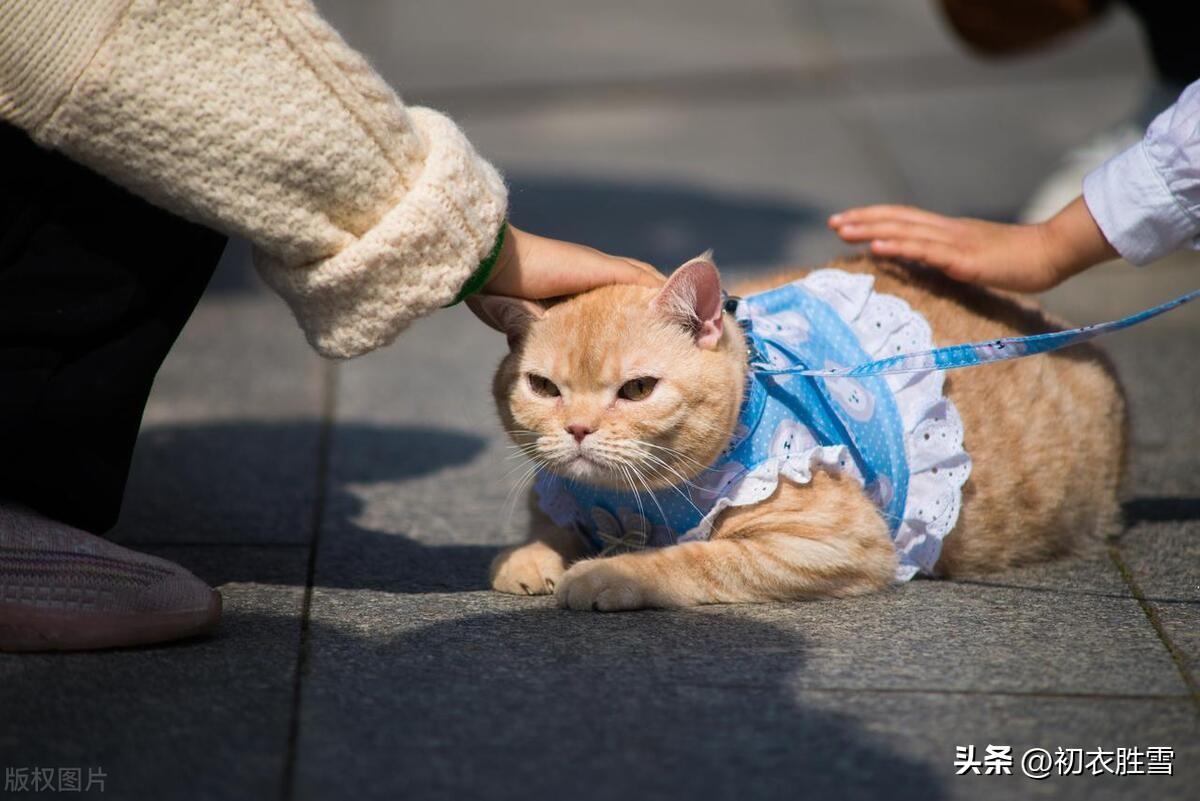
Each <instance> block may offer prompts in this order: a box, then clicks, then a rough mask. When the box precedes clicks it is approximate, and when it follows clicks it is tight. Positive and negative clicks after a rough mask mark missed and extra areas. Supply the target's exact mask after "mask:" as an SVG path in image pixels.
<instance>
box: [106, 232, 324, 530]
mask: <svg viewBox="0 0 1200 801" xmlns="http://www.w3.org/2000/svg"><path fill="white" fill-rule="evenodd" d="M328 369H329V364H328V363H327V362H324V361H323V360H322V359H321V358H320V357H319V356H317V355H316V354H315V353H314V352H313V350H312V349H311V348H310V347H309V346H308V344H307V343H306V342H305V341H304V337H303V335H302V334H301V332H300V329H299V327H298V326H297V325H296V323H295V321H294V320H293V319H292V316H291V313H290V312H289V311H288V310H287V308H286V307H285V306H284V304H283V302H282V301H280V300H279V299H278V298H277V297H275V296H274V295H272V294H270V293H269V292H268V291H267V290H266V288H265V287H264V286H263V285H262V283H261V282H260V281H259V279H258V277H257V276H256V275H255V274H254V273H253V268H252V267H251V265H250V262H249V251H248V248H247V247H246V245H245V243H244V242H241V241H235V242H233V243H232V244H231V246H230V247H229V248H227V250H226V254H225V257H224V258H223V260H222V262H221V264H220V266H219V267H218V270H217V274H216V276H215V277H214V279H213V283H212V285H211V286H210V288H209V291H208V292H207V293H206V294H205V297H204V298H203V299H202V300H201V302H200V305H199V307H198V308H197V309H196V313H195V314H194V315H193V316H192V319H191V320H190V321H189V322H188V324H187V326H186V327H185V328H184V330H183V333H182V334H181V335H180V338H179V341H178V342H177V343H176V346H175V348H174V349H173V350H172V351H171V353H170V355H169V356H168V357H167V360H166V362H165V363H164V364H163V367H162V369H161V370H160V372H159V374H158V377H157V379H156V380H155V383H154V389H153V391H152V393H151V395H150V401H149V404H148V406H147V408H146V413H145V416H144V422H143V427H142V432H141V435H140V436H139V438H138V445H137V449H136V450H135V452H134V458H133V466H132V469H131V473H130V477H129V483H128V486H127V488H126V494H125V497H126V501H125V505H124V507H123V509H122V514H121V520H120V522H119V524H118V526H117V528H116V530H115V531H113V532H112V534H111V536H112V538H113V539H114V540H116V541H118V542H122V543H130V544H132V543H147V542H159V543H162V542H177V543H191V542H204V543H210V544H212V543H245V542H258V543H303V542H307V541H308V538H309V537H310V536H311V534H312V515H313V512H312V503H313V498H314V494H315V493H314V490H315V489H316V470H317V468H316V462H317V442H318V437H319V433H320V427H321V422H320V420H321V393H322V380H323V371H325V370H328Z"/></svg>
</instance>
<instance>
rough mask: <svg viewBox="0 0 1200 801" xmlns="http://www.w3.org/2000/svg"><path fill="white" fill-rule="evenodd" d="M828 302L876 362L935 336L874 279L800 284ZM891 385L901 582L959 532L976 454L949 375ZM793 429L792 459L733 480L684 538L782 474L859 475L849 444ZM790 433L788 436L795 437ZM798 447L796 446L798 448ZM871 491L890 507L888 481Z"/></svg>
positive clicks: (813, 279) (912, 377) (924, 346)
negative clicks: (900, 508)
mask: <svg viewBox="0 0 1200 801" xmlns="http://www.w3.org/2000/svg"><path fill="white" fill-rule="evenodd" d="M802 283H803V284H804V287H805V289H807V290H809V291H810V292H812V293H813V294H815V295H816V296H817V297H819V298H820V299H821V300H823V301H824V302H825V303H827V304H829V305H830V306H831V307H832V308H833V309H834V310H835V311H836V312H837V313H838V316H840V317H841V318H842V319H843V320H845V321H846V323H847V324H848V325H849V326H850V328H851V329H852V330H853V331H854V333H855V335H856V336H857V337H858V340H859V342H860V343H861V345H862V348H863V350H865V351H866V352H867V354H868V355H869V356H870V357H871V358H873V359H879V358H883V357H884V356H891V355H895V354H897V353H908V352H911V351H918V350H928V349H930V348H932V347H933V335H932V332H931V331H930V329H929V324H928V323H927V322H926V321H925V318H924V317H923V316H922V315H921V314H920V313H919V312H917V311H915V310H913V308H912V307H911V306H909V305H908V303H906V302H905V301H903V300H901V299H900V298H897V297H895V296H893V295H884V294H880V293H877V292H875V291H874V289H873V287H874V285H875V279H874V277H872V276H870V275H863V274H858V273H848V272H845V271H843V270H837V269H825V270H817V271H815V272H813V273H811V274H809V275H808V276H807V277H806V278H805V279H804V280H803V282H802ZM884 380H885V381H886V382H887V383H888V386H889V387H890V388H891V390H892V392H893V394H894V396H895V399H896V406H897V407H898V409H899V412H900V418H901V421H902V425H903V426H904V451H905V456H906V457H907V460H908V470H909V482H908V497H907V499H906V501H905V505H904V513H903V519H902V520H901V523H900V526H899V528H898V529H897V530H896V533H895V536H894V537H893V540H894V542H895V545H896V551H897V552H898V554H899V556H900V566H899V568H898V569H897V571H896V578H897V580H899V581H907V580H908V579H910V578H912V577H913V576H914V575H915V574H916V573H918V572H925V573H932V572H933V567H934V564H935V563H936V562H937V559H938V555H939V554H940V553H941V550H942V540H943V539H944V538H945V537H946V535H947V534H949V533H950V532H951V531H952V530H953V529H954V524H955V522H956V521H957V520H958V513H959V509H960V507H961V504H962V486H963V482H965V481H966V480H967V477H968V476H969V475H970V474H971V457H970V456H969V455H968V454H967V452H966V451H965V450H964V449H963V427H962V419H961V418H960V417H959V416H958V410H957V409H955V408H954V403H953V401H951V400H950V399H949V398H947V397H945V396H944V395H943V394H942V383H943V380H944V374H943V373H942V372H941V371H939V370H931V371H928V372H924V373H910V374H904V375H888V376H884ZM797 428H798V429H800V431H799V432H793V434H798V435H800V436H805V437H807V438H808V441H807V442H795V441H792V442H790V443H789V447H788V449H787V452H788V454H789V455H788V456H786V457H780V456H776V457H773V458H771V459H768V460H767V461H766V462H764V463H762V464H760V465H759V466H757V467H756V468H754V469H753V470H751V471H750V472H748V473H746V474H745V475H743V476H742V477H740V478H739V479H737V481H736V482H735V483H734V485H733V486H732V487H730V488H729V489H728V490H727V491H725V492H723V493H722V497H721V499H720V500H719V501H717V503H716V505H715V506H714V507H713V509H712V510H711V511H710V512H709V513H708V514H707V515H705V516H704V519H703V520H701V521H700V523H699V524H697V526H696V527H695V528H693V529H692V530H691V531H689V532H687V534H685V535H684V536H683V537H681V538H680V540H681V541H682V540H694V539H704V538H706V537H708V535H709V533H710V532H711V530H712V526H713V522H714V521H715V520H716V518H717V516H718V515H720V513H721V512H722V511H723V510H725V509H727V508H729V507H730V506H746V505H749V504H753V503H759V502H760V501H763V500H765V499H766V498H768V497H770V496H771V495H772V494H773V493H774V492H775V489H776V487H778V485H779V476H780V475H782V476H784V477H785V478H787V479H789V480H791V481H793V482H795V483H797V484H807V483H808V482H810V481H812V474H813V471H814V470H815V469H824V470H830V471H833V472H841V473H846V474H848V475H853V476H854V477H855V478H857V479H858V480H859V481H862V476H861V474H860V472H859V470H858V466H857V465H856V464H855V463H854V461H853V460H852V459H851V458H850V456H849V454H848V452H847V450H846V448H845V447H844V446H840V445H838V446H821V445H818V444H817V443H816V442H815V441H813V440H812V438H811V435H810V434H808V432H807V429H804V427H803V426H797ZM793 434H789V435H793ZM798 445H799V446H800V447H797V446H798ZM877 484H881V485H872V486H869V487H867V488H866V489H867V492H868V493H869V494H870V495H871V497H872V499H873V500H875V501H876V502H877V503H880V504H881V505H882V504H886V503H887V501H888V500H889V499H890V497H891V493H892V488H891V487H890V486H887V481H886V479H881V481H880V482H877Z"/></svg>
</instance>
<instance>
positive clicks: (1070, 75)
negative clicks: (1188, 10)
mask: <svg viewBox="0 0 1200 801" xmlns="http://www.w3.org/2000/svg"><path fill="white" fill-rule="evenodd" d="M958 63H959V61H958V59H953V58H948V57H946V56H928V57H922V58H912V57H901V58H881V59H875V60H871V61H868V62H866V63H857V64H856V63H853V62H850V63H847V62H845V61H843V60H841V59H833V60H831V62H825V63H816V64H811V65H795V66H765V67H746V68H735V69H726V70H720V71H707V72H706V71H703V70H695V71H689V72H679V73H674V74H659V75H630V76H628V77H622V78H616V79H602V78H591V79H589V78H580V79H576V80H572V81H564V82H553V81H541V82H538V81H514V82H512V83H507V84H504V83H498V84H492V85H487V84H477V85H471V86H443V87H435V86H431V87H428V88H421V87H419V86H418V87H414V88H411V89H409V90H408V91H407V92H406V93H405V96H406V97H411V98H412V99H413V101H414V102H420V103H424V104H426V105H431V106H437V107H439V108H443V107H444V108H454V109H455V110H456V112H457V113H458V114H460V115H462V114H467V113H476V114H478V113H489V112H500V113H504V112H511V111H513V110H514V109H524V110H528V109H529V108H534V107H544V106H550V105H557V104H563V103H569V104H576V105H588V106H596V105H598V104H609V105H628V104H633V105H638V104H642V105H647V104H650V105H658V104H660V103H661V102H662V101H663V100H664V99H669V100H671V101H675V102H677V101H679V100H693V101H701V102H704V103H721V104H728V103H730V102H735V103H757V102H760V101H761V100H763V99H766V98H772V97H778V96H779V95H780V94H787V95H788V96H789V97H792V98H793V99H795V100H798V101H800V100H805V99H808V96H809V95H810V94H819V93H823V92H825V91H826V90H827V88H828V83H829V81H830V79H831V78H833V77H834V76H835V75H837V76H839V77H840V79H841V80H840V81H839V83H840V84H841V86H839V90H840V91H841V92H842V93H843V96H844V97H846V98H853V97H860V98H861V97H864V96H871V95H880V94H936V93H938V92H946V91H962V90H965V89H1000V88H1011V87H1021V86H1029V87H1038V86H1042V85H1044V84H1045V83H1046V79H1045V76H1022V75H1011V74H1007V75H1005V74H1000V73H995V74H994V75H993V74H992V73H990V72H980V73H977V74H976V73H973V74H969V75H964V74H963V73H964V72H969V71H964V70H961V69H953V67H954V66H955V65H957V64H958ZM906 67H907V69H906ZM914 67H915V69H913V68H914ZM898 75H910V76H918V77H919V81H918V84H919V85H915V86H909V85H905V84H904V83H903V81H905V80H907V79H906V78H897V77H896V76H898ZM1127 75H1128V71H1126V70H1121V69H1119V68H1114V69H1112V70H1111V71H1108V72H1105V73H1097V72H1096V71H1095V69H1094V67H1092V68H1091V71H1088V72H1083V71H1079V72H1076V71H1073V70H1065V71H1060V72H1059V73H1058V74H1056V75H1055V76H1054V82H1056V83H1072V82H1076V81H1094V80H1097V79H1100V78H1105V77H1125V76H1127Z"/></svg>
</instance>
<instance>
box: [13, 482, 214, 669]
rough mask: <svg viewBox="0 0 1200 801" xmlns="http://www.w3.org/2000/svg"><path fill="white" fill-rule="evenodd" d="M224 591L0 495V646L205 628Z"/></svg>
mask: <svg viewBox="0 0 1200 801" xmlns="http://www.w3.org/2000/svg"><path fill="white" fill-rule="evenodd" d="M220 618H221V594H220V593H219V592H217V591H216V590H214V589H211V588H209V586H208V585H207V584H205V583H204V582H203V581H201V580H200V579H198V578H196V577H195V576H193V575H192V574H191V573H189V572H188V571H187V570H185V569H184V568H182V567H180V566H179V565H177V564H175V563H173V562H168V561H167V560H166V559H159V558H158V557H156V556H149V555H147V554H142V553H138V552H136V551H131V550H129V549H128V548H122V547H121V546H119V545H115V544H113V543H111V542H108V541H106V540H102V539H100V538H99V537H95V536H92V535H91V534H88V533H86V532H83V531H80V530H78V529H74V528H71V527H70V526H66V525H63V524H62V523H57V522H55V521H53V520H50V519H48V518H46V517H43V516H42V515H39V514H37V513H36V512H33V511H31V510H29V509H25V508H23V507H19V506H13V505H8V504H5V503H2V502H0V651H74V650H88V649H97V648H116V647H119V646H126V645H146V644H148V643H157V642H166V641H168V640H177V639H181V638H184V637H193V636H196V635H199V634H206V633H208V632H211V631H212V630H213V629H215V628H216V626H217V622H218V621H219V620H220Z"/></svg>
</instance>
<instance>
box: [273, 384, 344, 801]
mask: <svg viewBox="0 0 1200 801" xmlns="http://www.w3.org/2000/svg"><path fill="white" fill-rule="evenodd" d="M320 381H321V417H320V419H321V428H320V433H319V435H318V437H317V469H316V487H315V490H314V493H313V510H312V537H311V538H310V539H309V546H308V547H309V550H308V567H307V570H306V573H305V579H304V600H303V602H302V603H301V605H300V634H299V643H298V647H297V650H296V671H295V674H294V675H293V680H292V703H291V718H290V720H289V721H288V733H287V745H286V747H287V750H286V752H285V754H284V761H283V775H282V777H281V781H280V789H279V797H280V799H281V801H292V799H293V798H294V797H295V789H296V771H297V748H298V746H299V741H300V707H301V703H302V702H303V697H304V680H305V678H306V677H307V675H308V666H309V656H310V645H309V631H310V628H309V621H310V616H311V612H312V600H313V586H314V585H315V579H316V574H317V556H318V553H319V551H320V545H321V530H322V527H323V524H324V518H325V504H326V499H327V492H326V488H327V487H328V486H329V456H330V448H331V446H332V439H333V426H334V420H335V419H336V416H337V391H338V366H337V364H336V363H334V362H324V361H323V362H321V367H320Z"/></svg>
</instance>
